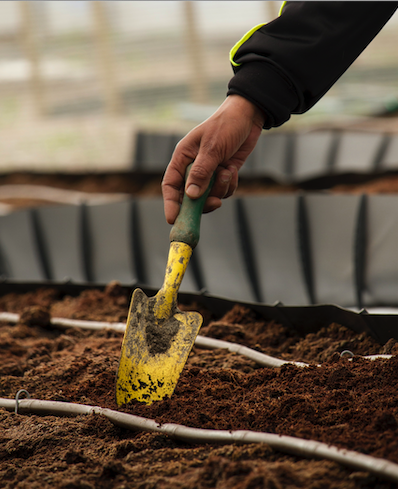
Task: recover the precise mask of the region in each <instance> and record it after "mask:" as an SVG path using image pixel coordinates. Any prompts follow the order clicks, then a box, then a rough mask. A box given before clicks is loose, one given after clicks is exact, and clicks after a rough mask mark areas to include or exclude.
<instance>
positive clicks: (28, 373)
mask: <svg viewBox="0 0 398 489" xmlns="http://www.w3.org/2000/svg"><path fill="white" fill-rule="evenodd" d="M130 293H131V291H129V290H128V289H127V288H125V287H120V286H119V285H118V284H116V283H112V284H109V285H108V287H107V288H106V289H105V290H102V289H100V288H93V289H86V290H84V289H83V290H81V291H80V292H79V293H78V294H76V295H70V294H65V293H64V292H61V289H58V288H56V287H43V288H39V289H35V290H31V291H29V292H24V293H22V292H20V293H16V292H12V293H9V294H4V295H2V297H0V311H7V312H13V313H18V314H20V320H19V321H18V322H17V323H16V324H14V323H10V322H4V321H3V322H1V323H0V397H2V398H8V399H13V398H14V397H15V395H16V393H17V391H18V390H20V389H25V390H27V391H28V392H29V394H30V395H31V397H32V398H36V399H42V400H55V401H62V402H64V403H68V402H73V403H79V404H87V405H93V406H101V407H103V408H110V409H114V410H116V409H117V407H116V404H115V400H114V389H115V374H116V370H117V365H118V361H119V355H120V346H121V340H122V335H123V334H122V333H121V332H116V331H113V330H110V329H104V330H100V331H87V330H82V329H76V328H69V329H62V330H60V329H56V328H54V327H53V326H51V324H50V319H51V317H65V318H74V319H89V320H97V321H98V320H101V321H110V322H123V321H125V320H126V315H127V309H128V304H129V301H130ZM184 308H195V309H197V308H198V307H197V305H195V304H191V305H188V306H187V305H185V306H184ZM199 309H200V310H201V312H202V313H203V316H204V319H205V322H204V326H203V327H202V329H201V332H200V334H201V335H205V336H210V337H214V338H218V339H223V340H227V341H232V342H235V343H240V344H242V345H245V346H248V347H250V348H253V349H255V350H258V351H260V352H263V353H266V354H268V355H272V356H275V357H278V358H280V359H284V360H289V361H291V360H293V361H302V362H306V363H308V364H309V366H308V367H304V368H302V367H298V366H295V365H284V366H282V367H279V368H269V367H260V366H259V365H258V364H256V363H255V362H254V361H252V360H248V359H247V358H245V357H243V356H241V355H238V354H236V353H230V352H228V351H226V350H204V349H200V348H198V347H197V346H195V347H194V348H193V351H192V353H191V355H190V357H189V360H188V363H187V365H186V368H185V369H184V371H183V374H182V376H181V378H180V381H179V383H178V386H177V388H176V391H175V393H174V395H173V396H172V398H171V399H166V400H164V401H161V402H157V403H154V404H153V405H151V406H145V405H138V404H136V403H132V404H131V405H128V406H125V407H123V408H121V409H119V411H122V412H125V413H131V414H134V415H139V416H143V417H145V418H150V419H154V420H156V421H157V422H158V423H178V424H182V425H186V426H190V427H195V428H205V429H210V430H216V429H218V430H253V431H260V432H268V433H276V434H280V435H290V436H293V437H299V438H303V439H307V440H315V441H319V442H324V443H326V444H330V445H333V446H335V447H338V448H345V449H348V450H353V451H356V452H360V453H362V454H368V455H372V456H374V457H378V458H383V459H386V460H389V461H390V462H394V463H398V438H397V429H398V387H397V385H398V383H397V377H398V357H397V356H396V355H397V353H398V343H397V341H396V340H393V339H391V340H390V341H387V342H386V343H385V344H379V343H377V342H376V341H375V340H374V339H373V338H371V337H370V336H368V335H367V334H366V333H355V332H353V331H352V330H350V329H348V328H346V327H345V326H344V325H339V324H336V323H334V324H328V323H325V324H323V325H321V327H320V328H319V330H318V331H317V332H313V333H310V334H307V335H302V334H299V333H298V331H296V330H294V329H291V328H288V327H286V326H282V325H280V324H277V323H276V322H274V321H267V320H265V319H264V317H262V316H261V315H260V314H259V313H258V312H255V311H254V310H252V309H251V308H250V307H249V306H243V305H233V304H232V303H231V309H230V310H229V311H228V312H227V313H226V314H224V315H223V316H222V317H219V316H217V315H215V314H214V312H212V311H209V310H204V309H203V308H199ZM344 350H350V351H351V352H352V353H353V354H354V355H355V356H354V357H353V358H352V359H351V360H350V359H348V358H346V357H344V356H343V357H342V356H341V353H342V352H343V351H344ZM372 354H389V355H392V357H391V358H383V359H377V360H369V359H365V358H363V356H364V355H372ZM0 417H1V421H0V426H1V430H0V487H7V488H8V487H9V488H11V487H12V488H16V487H18V488H22V487H29V488H36V487H37V488H46V487H52V488H53V487H63V488H82V489H83V488H86V489H88V488H102V487H103V488H105V487H106V488H110V487H112V488H113V487H114V488H122V487H126V488H127V487H129V488H141V489H143V488H155V487H156V488H208V487H215V488H228V489H234V488H239V489H241V488H247V489H248V488H293V487H306V488H319V487H334V488H340V487H341V488H344V489H350V488H376V487H377V488H379V489H380V488H383V489H384V488H393V487H396V483H395V482H389V481H387V480H384V479H383V478H378V477H376V476H375V475H374V474H372V473H370V472H367V471H359V470H354V469H350V468H347V467H345V466H344V465H341V464H338V463H336V462H333V461H330V460H322V459H321V460H317V459H307V458H304V457H299V456H293V455H288V454H286V453H283V452H280V451H278V450H274V449H272V448H270V447H269V446H268V445H266V444H254V443H252V444H243V445H240V444H226V445H217V444H206V443H202V444H201V443H199V444H193V443H191V444H188V443H183V442H180V441H175V440H173V439H171V438H170V437H168V436H166V435H164V434H161V433H147V432H133V431H129V430H126V429H123V428H120V427H117V426H115V425H113V424H112V423H111V422H110V421H109V420H108V419H105V418H104V417H102V416H99V415H95V414H91V415H79V416H77V417H56V416H53V415H47V416H39V415H37V414H23V413H21V414H15V413H14V412H10V411H6V410H4V409H0Z"/></svg>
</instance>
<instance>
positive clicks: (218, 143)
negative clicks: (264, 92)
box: [162, 95, 264, 224]
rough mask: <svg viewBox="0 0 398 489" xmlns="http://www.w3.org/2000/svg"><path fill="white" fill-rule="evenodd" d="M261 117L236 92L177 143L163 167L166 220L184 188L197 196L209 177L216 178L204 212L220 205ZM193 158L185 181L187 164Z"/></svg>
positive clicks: (172, 215) (231, 190)
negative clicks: (213, 176)
mask: <svg viewBox="0 0 398 489" xmlns="http://www.w3.org/2000/svg"><path fill="white" fill-rule="evenodd" d="M263 122H264V119H263V116H262V115H261V114H260V113H259V109H257V108H256V107H255V106H254V105H253V104H252V103H251V102H249V101H247V100H246V99H244V98H243V97H240V96H238V95H231V96H229V97H228V98H227V99H226V100H225V101H224V103H223V104H222V105H221V106H220V108H219V109H218V110H217V111H216V112H215V113H214V114H213V115H212V116H211V117H210V118H209V119H207V120H206V121H205V122H203V123H202V124H200V125H199V126H197V127H196V128H195V129H193V130H192V131H191V132H190V133H188V134H187V136H185V137H184V138H183V139H182V140H181V141H180V142H179V143H178V145H177V146H176V149H175V151H174V153H173V156H172V158H171V161H170V163H169V165H168V167H167V169H166V172H165V175H164V178H163V182H162V192H163V200H164V211H165V216H166V220H167V222H168V223H169V224H173V223H174V221H175V219H176V217H177V215H178V212H179V207H180V203H181V200H182V195H183V191H184V188H185V192H186V194H187V195H188V197H190V198H191V199H197V198H198V197H200V196H201V195H203V193H204V192H205V191H206V189H207V188H208V186H209V183H210V179H211V177H212V175H213V173H214V172H216V179H215V182H214V185H213V188H212V190H211V192H210V194H209V197H208V199H207V201H206V205H205V208H204V211H205V212H210V211H211V210H214V209H217V208H218V207H220V206H221V199H223V198H227V197H230V196H231V195H233V193H234V192H235V191H236V189H237V186H238V170H239V169H240V168H241V166H242V165H243V163H244V162H245V160H246V158H247V157H248V155H249V154H250V153H251V151H252V150H253V148H254V146H255V144H256V142H257V140H258V138H259V136H260V133H261V130H262V125H263ZM191 162H194V163H193V165H192V168H191V170H190V173H189V176H188V178H187V181H186V182H184V179H185V170H186V167H187V166H188V165H189V164H190V163H191Z"/></svg>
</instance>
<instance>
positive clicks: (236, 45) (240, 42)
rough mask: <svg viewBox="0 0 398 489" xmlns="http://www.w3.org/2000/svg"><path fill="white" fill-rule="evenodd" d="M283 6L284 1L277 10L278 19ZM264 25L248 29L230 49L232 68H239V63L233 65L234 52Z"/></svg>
mask: <svg viewBox="0 0 398 489" xmlns="http://www.w3.org/2000/svg"><path fill="white" fill-rule="evenodd" d="M285 5H286V0H285V1H284V2H282V5H281V8H280V9H279V14H278V17H280V16H281V15H282V10H283V8H284V6H285ZM265 24H266V22H264V24H258V25H256V26H255V27H253V29H250V31H249V32H247V33H246V34H245V35H244V36H243V37H242V39H240V40H239V41H238V42H237V43H236V44H235V46H234V47H233V48H232V49H231V51H230V52H229V61H230V63H231V64H232V66H240V63H235V61H234V57H235V54H236V51H237V50H238V49H239V48H240V47H241V46H242V44H243V43H244V42H246V41H247V40H248V39H249V38H250V37H251V36H252V35H253V34H254V33H255V32H256V31H258V30H259V29H260V28H261V27H262V26H263V25H265Z"/></svg>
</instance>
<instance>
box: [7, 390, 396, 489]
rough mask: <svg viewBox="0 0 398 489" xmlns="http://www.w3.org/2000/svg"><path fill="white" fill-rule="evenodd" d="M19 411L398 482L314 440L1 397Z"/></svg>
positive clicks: (392, 474)
mask: <svg viewBox="0 0 398 489" xmlns="http://www.w3.org/2000/svg"><path fill="white" fill-rule="evenodd" d="M17 402H18V412H19V413H21V412H24V413H33V414H45V415H55V416H62V415H69V416H70V415H75V416H79V415H82V414H86V415H88V414H97V415H100V416H104V417H106V418H108V419H109V420H110V421H111V422H112V423H113V424H114V425H116V426H119V427H121V428H125V429H128V430H133V431H147V432H156V433H161V434H163V435H167V436H169V437H171V438H173V439H176V440H180V441H183V442H188V443H194V444H202V443H224V444H228V443H264V444H267V445H269V446H270V447H271V448H272V449H274V450H277V451H280V452H283V453H288V454H292V455H297V456H301V457H306V458H321V459H326V460H331V461H333V462H337V463H339V464H342V465H345V466H347V467H350V468H351V469H354V470H361V471H367V472H370V473H372V474H374V475H376V476H378V477H381V478H383V479H388V480H390V481H393V482H396V483H398V464H395V463H393V462H390V461H388V460H385V459H380V458H376V457H372V456H370V455H363V454H362V453H358V452H354V451H351V450H344V449H339V448H337V447H334V446H332V445H328V444H326V443H321V442H317V441H312V440H304V439H302V438H295V437H293V436H286V435H276V434H273V433H264V432H256V431H246V430H237V431H227V430H207V429H202V428H190V427H188V426H184V425H179V424H174V423H165V424H158V423H157V422H156V421H154V420H153V419H148V418H143V417H141V416H135V415H133V414H127V413H121V412H119V411H114V410H112V409H107V408H101V407H99V406H88V405H84V404H75V403H66V402H58V401H42V400H38V399H22V400H19V401H16V400H14V399H4V398H0V408H5V409H7V410H8V411H14V410H15V409H16V403H17Z"/></svg>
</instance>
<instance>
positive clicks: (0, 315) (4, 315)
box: [0, 312, 308, 367]
mask: <svg viewBox="0 0 398 489" xmlns="http://www.w3.org/2000/svg"><path fill="white" fill-rule="evenodd" d="M0 321H9V322H13V323H16V322H18V321H19V314H15V313H10V312H0ZM50 322H51V324H52V325H53V326H56V327H59V328H83V329H91V330H100V329H105V328H108V329H112V330H114V331H119V332H122V333H123V332H124V331H125V329H126V324H125V323H108V322H104V321H84V320H79V319H66V318H52V319H51V320H50ZM195 345H196V346H198V347H199V348H206V349H217V348H224V349H227V350H229V351H230V352H234V353H238V354H240V355H242V356H245V357H246V358H249V359H251V360H254V361H255V362H256V363H257V364H258V365H261V366H262V367H281V366H282V365H285V364H290V365H296V366H298V367H308V364H307V363H304V362H293V361H287V360H281V359H279V358H275V357H271V356H269V355H266V354H265V353H261V352H258V351H256V350H252V349H251V348H248V347H246V346H242V345H239V344H237V343H230V342H229V341H223V340H217V339H214V338H207V337H205V336H200V335H198V336H197V337H196V340H195Z"/></svg>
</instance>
